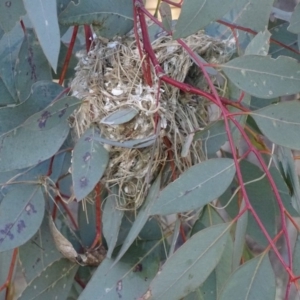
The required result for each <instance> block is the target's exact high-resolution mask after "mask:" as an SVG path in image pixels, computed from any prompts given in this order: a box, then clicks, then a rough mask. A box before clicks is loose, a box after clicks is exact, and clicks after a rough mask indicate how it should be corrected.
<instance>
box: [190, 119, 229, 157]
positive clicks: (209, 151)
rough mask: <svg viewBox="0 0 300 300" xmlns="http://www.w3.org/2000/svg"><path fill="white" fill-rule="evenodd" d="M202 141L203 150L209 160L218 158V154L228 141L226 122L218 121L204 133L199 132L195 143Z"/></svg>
mask: <svg viewBox="0 0 300 300" xmlns="http://www.w3.org/2000/svg"><path fill="white" fill-rule="evenodd" d="M197 140H201V141H202V149H203V151H204V153H205V155H206V156H207V157H208V158H212V157H216V152H217V151H219V150H220V148H221V147H222V146H223V145H224V144H225V142H226V141H227V134H226V130H225V126H224V121H223V120H220V121H216V122H214V123H212V124H210V125H208V126H207V127H205V129H204V130H203V131H197V132H196V133H195V136H194V141H197Z"/></svg>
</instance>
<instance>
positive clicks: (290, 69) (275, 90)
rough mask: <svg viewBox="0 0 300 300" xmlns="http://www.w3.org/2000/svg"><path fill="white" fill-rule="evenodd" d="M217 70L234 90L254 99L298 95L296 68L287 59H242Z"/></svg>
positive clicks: (298, 70)
mask: <svg viewBox="0 0 300 300" xmlns="http://www.w3.org/2000/svg"><path fill="white" fill-rule="evenodd" d="M221 67H222V68H223V70H224V72H225V74H226V76H228V78H229V79H230V80H231V81H232V82H233V83H234V84H235V85H236V86H237V87H238V88H240V89H242V90H243V91H245V92H247V93H249V94H250V95H253V96H256V97H260V98H266V99H270V98H275V97H278V96H285V95H292V94H296V93H298V92H299V91H300V84H299V83H300V66H299V64H298V63H297V61H296V60H294V59H292V58H290V57H285V56H280V57H278V58H277V59H273V58H271V57H268V56H267V57H264V56H261V55H246V56H242V57H238V58H235V59H233V60H231V61H229V62H228V63H226V64H224V65H222V66H221Z"/></svg>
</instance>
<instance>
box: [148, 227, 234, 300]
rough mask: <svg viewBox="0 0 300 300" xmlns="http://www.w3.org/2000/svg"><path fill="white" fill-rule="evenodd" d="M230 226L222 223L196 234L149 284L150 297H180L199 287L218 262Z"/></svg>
mask: <svg viewBox="0 0 300 300" xmlns="http://www.w3.org/2000/svg"><path fill="white" fill-rule="evenodd" d="M229 228H230V227H229V225H228V224H220V225H216V226H212V227H210V228H207V229H204V230H202V231H200V232H198V233H196V234H194V235H193V236H192V237H191V238H190V239H189V240H188V241H187V242H186V243H185V244H183V245H182V246H181V247H180V248H179V249H178V250H177V251H176V252H175V253H174V254H173V255H172V256H171V257H170V258H169V259H168V260H167V261H166V263H165V264H164V265H163V267H162V270H161V271H160V272H159V274H158V275H157V276H156V277H155V278H154V279H153V281H152V282H151V283H150V287H149V292H150V295H151V296H150V297H149V298H148V299H149V300H150V299H180V298H182V297H184V296H186V295H188V294H189V293H190V292H192V291H194V290H195V289H196V288H197V287H199V286H200V284H201V283H203V282H204V281H205V279H206V278H207V277H208V275H209V274H210V273H211V272H212V270H213V269H214V268H215V266H216V265H217V263H218V262H219V260H220V258H221V255H222V253H223V250H224V247H225V244H226V241H227V238H228V235H229ZM179 266H180V267H179Z"/></svg>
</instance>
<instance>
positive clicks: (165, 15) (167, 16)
mask: <svg viewBox="0 0 300 300" xmlns="http://www.w3.org/2000/svg"><path fill="white" fill-rule="evenodd" d="M159 13H160V16H161V19H162V23H163V26H164V29H165V30H166V31H169V32H171V31H172V10H171V6H170V5H169V4H168V3H166V2H161V3H160V5H159Z"/></svg>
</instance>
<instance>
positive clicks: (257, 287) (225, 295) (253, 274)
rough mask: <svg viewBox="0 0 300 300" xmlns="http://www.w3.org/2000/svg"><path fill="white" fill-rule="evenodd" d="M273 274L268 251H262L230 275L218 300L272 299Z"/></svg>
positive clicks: (274, 281)
mask: <svg viewBox="0 0 300 300" xmlns="http://www.w3.org/2000/svg"><path fill="white" fill-rule="evenodd" d="M275 293H276V280H275V275H274V272H273V269H272V266H271V263H270V261H269V257H268V253H263V254H261V255H259V256H257V257H256V258H253V259H251V260H250V261H248V262H246V263H245V264H243V265H242V266H241V267H240V268H238V269H237V270H236V272H235V273H234V274H233V275H232V276H231V277H230V279H229V281H228V283H227V284H226V286H225V288H224V290H223V292H222V295H221V298H220V300H229V299H231V300H246V299H247V300H256V299H264V300H274V299H275Z"/></svg>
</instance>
